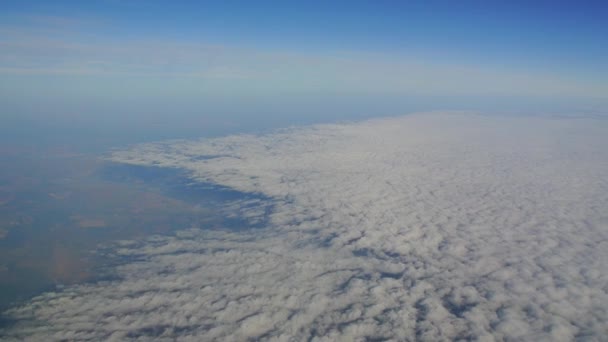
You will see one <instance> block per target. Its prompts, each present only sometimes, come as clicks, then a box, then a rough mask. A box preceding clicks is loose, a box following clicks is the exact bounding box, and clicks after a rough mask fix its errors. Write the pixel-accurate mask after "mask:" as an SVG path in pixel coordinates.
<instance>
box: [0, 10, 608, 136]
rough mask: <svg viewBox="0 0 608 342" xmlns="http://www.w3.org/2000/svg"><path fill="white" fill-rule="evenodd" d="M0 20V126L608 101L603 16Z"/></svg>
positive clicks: (345, 14) (553, 106)
mask: <svg viewBox="0 0 608 342" xmlns="http://www.w3.org/2000/svg"><path fill="white" fill-rule="evenodd" d="M2 7H3V10H2V14H0V47H1V48H0V101H1V102H2V105H1V106H2V108H1V110H2V112H3V116H5V117H12V118H16V117H18V118H22V117H28V118H32V120H33V121H40V120H44V119H45V118H64V119H66V118H67V119H66V120H76V121H77V120H85V119H86V118H99V117H100V116H104V117H106V118H109V117H113V116H115V117H117V118H125V117H126V118H130V119H131V120H132V121H134V122H136V121H137V120H139V119H141V118H142V117H144V116H145V117H147V118H160V119H159V120H160V121H162V122H165V121H167V120H168V119H167V118H165V116H166V115H167V113H166V111H167V110H170V111H172V114H171V115H173V116H179V115H182V114H183V113H188V114H187V115H186V114H183V115H186V116H188V117H192V116H195V117H197V118H198V119H201V120H202V121H206V122H215V121H218V120H219V121H222V120H224V119H225V118H226V117H229V118H230V120H232V121H231V122H232V124H238V123H235V122H238V121H242V120H241V119H243V118H249V120H253V121H255V120H262V119H263V118H260V116H263V115H264V113H266V114H267V116H268V117H269V118H270V117H272V116H273V115H274V117H281V116H282V117H289V116H290V113H291V115H292V116H293V118H294V120H295V118H296V117H302V116H311V117H314V116H315V115H316V116H323V115H325V114H327V113H330V112H332V113H334V114H335V113H338V112H339V113H340V115H337V116H336V117H340V118H341V117H348V112H349V111H351V112H352V113H353V115H354V114H355V112H357V111H359V112H362V111H367V112H368V114H367V115H384V114H398V112H399V111H403V112H407V111H410V110H419V109H437V108H444V109H451V108H452V107H454V109H467V108H469V107H470V108H471V109H476V108H478V107H480V103H483V106H482V107H484V109H493V108H492V106H493V104H494V106H495V107H496V108H495V109H496V110H500V109H501V108H502V109H504V108H505V107H508V106H510V105H511V106H513V104H514V103H517V104H518V106H517V107H518V108H519V109H520V110H526V109H529V110H536V109H538V108H543V105H547V107H546V108H545V109H546V110H559V109H560V106H562V107H563V108H564V109H568V110H573V109H576V108H579V107H580V108H581V110H597V108H606V107H604V106H605V104H606V103H607V102H608V44H607V41H606V40H607V38H606V37H608V24H607V23H605V20H603V19H605V18H607V17H608V5H605V4H604V3H603V2H585V1H576V2H575V1H572V2H560V1H533V2H531V1H513V2H509V3H508V4H507V3H504V2H502V1H458V2H456V1H445V2H439V1H421V2H416V1H411V2H405V1H368V2H364V1H348V2H346V1H344V2H342V1H336V2H325V1H319V2H317V1H307V2H301V1H276V2H271V1H217V2H207V1H201V2H194V1H192V2H174V1H96V2H95V1H52V2H49V1H39V2H37V1H14V2H4V3H3V4H2ZM438 98H439V99H441V101H438V100H437V99H438ZM427 107H428V108H427ZM303 108H304V109H305V110H303ZM374 111H376V112H377V113H375V112H374ZM304 112H306V113H304ZM180 113H181V114H180ZM280 113H282V114H280ZM142 115H144V116H142ZM361 115H363V114H361ZM330 116H331V115H330ZM108 120H109V119H108ZM125 120H126V119H125ZM163 120H164V121H163ZM214 120H215V121H214ZM269 120H272V118H270V119H269ZM85 121H86V120H85ZM224 121H225V120H224ZM296 121H297V120H296ZM304 121H306V120H304ZM313 121H314V120H313ZM285 122H289V120H287V119H286V120H285ZM224 124H226V121H225V122H224Z"/></svg>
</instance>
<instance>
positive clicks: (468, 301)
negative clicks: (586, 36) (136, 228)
mask: <svg viewBox="0 0 608 342" xmlns="http://www.w3.org/2000/svg"><path fill="white" fill-rule="evenodd" d="M607 129H608V122H607V121H606V120H597V119H591V118H561V119H560V118H542V117H536V118H534V117H519V118H514V117H495V116H481V115H473V114H465V113H430V114H420V115H410V116H405V117H400V118H389V119H382V120H372V121H365V122H361V123H354V124H336V125H320V126H313V127H305V128H293V129H287V130H283V131H279V132H275V133H273V134H268V135H264V136H249V135H241V136H229V137H225V138H220V139H212V140H200V141H170V142H165V143H155V144H145V145H138V146H135V147H133V148H132V149H130V150H126V151H119V152H115V153H114V154H113V155H112V157H111V158H112V160H114V161H116V162H121V163H129V164H136V165H154V166H160V167H172V168H180V169H184V170H187V171H188V172H190V174H191V178H192V179H193V180H195V181H201V182H211V183H214V184H218V185H222V186H227V187H230V188H233V189H236V190H239V191H243V192H250V193H260V194H263V195H264V196H265V198H269V199H268V200H267V201H269V203H266V204H259V203H258V204H256V206H254V207H248V209H246V210H244V212H245V215H246V216H247V217H248V218H249V219H251V220H253V221H254V222H263V220H262V219H264V220H265V222H267V227H265V228H261V229H257V230H248V231H242V232H229V231H205V230H189V231H184V232H180V233H179V234H177V235H176V236H171V237H154V238H151V239H149V240H146V241H140V242H123V243H122V244H121V245H120V246H118V247H117V248H116V252H115V253H116V254H117V255H119V256H123V257H126V258H127V259H128V260H130V261H129V262H126V263H125V264H123V265H121V266H119V267H118V268H117V269H116V270H115V273H116V279H114V280H108V281H104V282H100V283H96V284H84V285H79V286H74V287H70V288H67V289H65V290H64V291H60V292H55V293H47V294H44V295H42V296H39V297H37V298H34V299H33V300H32V301H31V302H30V303H27V304H25V305H23V306H21V307H18V308H14V309H12V310H10V311H8V312H7V314H8V315H9V316H10V317H11V318H14V319H16V320H18V323H17V324H16V325H14V326H13V327H11V328H9V329H7V330H6V331H4V332H2V333H0V334H1V335H0V336H4V337H5V338H8V339H10V338H14V339H21V338H27V339H31V340H48V336H49V335H50V336H52V337H53V338H55V339H85V340H86V339H91V340H99V339H108V340H111V339H116V340H123V339H125V338H132V339H143V340H145V339H149V338H151V337H152V336H154V337H155V338H158V339H162V338H166V339H173V338H175V337H179V338H180V339H183V340H188V339H190V340H193V341H194V340H195V341H199V340H223V341H242V340H248V339H264V340H276V341H290V340H291V341H301V340H302V341H305V340H309V341H330V340H331V341H335V340H416V339H419V340H434V341H439V340H458V339H465V340H468V339H479V340H484V341H492V340H521V339H524V340H535V341H543V340H547V341H549V340H551V341H569V340H572V339H580V340H587V339H589V340H600V339H601V338H602V336H603V334H604V333H605V332H606V331H607V330H608V324H607V323H606V322H608V266H607V265H606V263H605V261H606V260H608V214H607V213H608V179H607V178H606V175H607V174H608V151H606V149H605V146H608V138H607V137H606V134H605V132H606V131H607ZM202 156H204V157H205V158H201V157H202ZM235 205H238V203H235ZM270 205H271V206H270ZM254 208H272V210H270V211H269V210H266V209H264V210H256V209H254Z"/></svg>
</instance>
